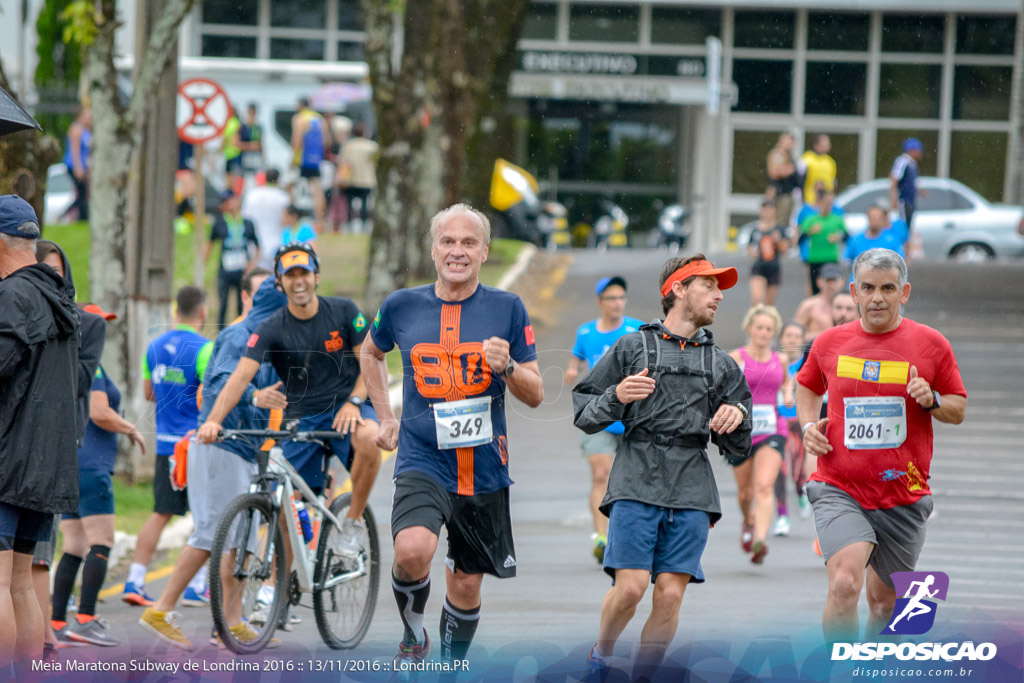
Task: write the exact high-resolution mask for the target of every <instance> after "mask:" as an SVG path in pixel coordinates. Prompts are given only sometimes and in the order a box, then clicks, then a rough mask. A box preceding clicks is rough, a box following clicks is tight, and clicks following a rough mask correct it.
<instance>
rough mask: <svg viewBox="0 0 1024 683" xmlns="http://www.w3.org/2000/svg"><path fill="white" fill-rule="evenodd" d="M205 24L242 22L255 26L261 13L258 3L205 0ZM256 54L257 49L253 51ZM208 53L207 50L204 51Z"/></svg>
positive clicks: (203, 10) (203, 7)
mask: <svg viewBox="0 0 1024 683" xmlns="http://www.w3.org/2000/svg"><path fill="white" fill-rule="evenodd" d="M200 7H201V8H202V10H201V16H202V18H203V19H202V20H203V23H204V24H242V25H243V26H255V25H256V22H257V18H258V14H259V7H258V3H255V2H238V0H203V2H202V4H201V5H200ZM253 53H254V54H255V51H253ZM203 54H204V55H205V54H206V53H205V52H204V53H203Z"/></svg>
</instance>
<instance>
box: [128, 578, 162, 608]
mask: <svg viewBox="0 0 1024 683" xmlns="http://www.w3.org/2000/svg"><path fill="white" fill-rule="evenodd" d="M121 600H123V601H125V602H127V603H128V604H129V605H135V606H136V607H152V606H153V603H154V602H155V600H153V598H151V597H149V594H148V593H146V588H145V587H144V586H136V585H135V584H134V583H132V582H131V581H125V582H124V592H123V593H121Z"/></svg>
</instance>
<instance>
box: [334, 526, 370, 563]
mask: <svg viewBox="0 0 1024 683" xmlns="http://www.w3.org/2000/svg"><path fill="white" fill-rule="evenodd" d="M341 524H342V526H341V533H340V534H338V541H337V543H336V544H335V546H334V547H335V548H336V549H337V551H338V552H339V553H341V554H342V555H344V556H345V557H356V556H357V555H359V552H360V551H361V550H362V549H363V544H362V537H363V534H364V533H366V524H364V523H363V520H361V519H350V518H348V517H346V518H345V521H343V522H342V523H341Z"/></svg>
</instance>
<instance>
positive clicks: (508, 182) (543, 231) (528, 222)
mask: <svg viewBox="0 0 1024 683" xmlns="http://www.w3.org/2000/svg"><path fill="white" fill-rule="evenodd" d="M490 200H491V206H492V207H494V208H495V209H496V210H497V211H498V212H499V213H500V214H501V215H502V217H503V218H504V219H505V222H506V223H507V224H508V227H509V232H510V233H511V236H512V237H513V238H515V239H520V240H523V241H525V242H532V243H533V244H535V245H537V246H538V247H543V248H546V249H548V250H549V251H554V250H556V249H558V248H560V247H569V246H571V243H572V236H571V235H570V234H569V212H568V210H567V209H566V208H565V205H563V204H561V203H559V202H553V201H541V199H540V185H539V184H538V183H537V179H536V178H534V177H533V175H532V174H530V173H529V172H528V171H526V170H525V169H522V168H520V167H518V166H516V165H514V164H510V163H509V162H507V161H505V160H504V159H497V160H496V161H495V162H494V172H493V174H492V175H491V195H490Z"/></svg>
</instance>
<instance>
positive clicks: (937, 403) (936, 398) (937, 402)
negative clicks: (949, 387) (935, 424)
mask: <svg viewBox="0 0 1024 683" xmlns="http://www.w3.org/2000/svg"><path fill="white" fill-rule="evenodd" d="M941 407H942V396H940V395H939V392H937V391H935V390H934V389H932V404H931V405H930V406H929V407H927V408H925V410H927V411H928V412H929V413H930V412H931V411H933V410H935V409H936V408H941Z"/></svg>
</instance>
